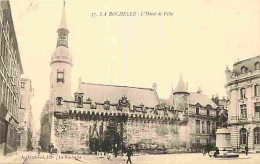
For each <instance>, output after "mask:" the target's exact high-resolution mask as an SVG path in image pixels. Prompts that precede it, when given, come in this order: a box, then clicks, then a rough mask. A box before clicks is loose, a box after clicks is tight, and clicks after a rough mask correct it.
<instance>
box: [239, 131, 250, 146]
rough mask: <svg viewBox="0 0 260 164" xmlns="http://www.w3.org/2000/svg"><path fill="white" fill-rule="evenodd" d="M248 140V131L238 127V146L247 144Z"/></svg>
mask: <svg viewBox="0 0 260 164" xmlns="http://www.w3.org/2000/svg"><path fill="white" fill-rule="evenodd" d="M247 142H248V133H247V130H246V129H245V128H241V129H240V146H245V145H247Z"/></svg>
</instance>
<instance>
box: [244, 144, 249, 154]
mask: <svg viewBox="0 0 260 164" xmlns="http://www.w3.org/2000/svg"><path fill="white" fill-rule="evenodd" d="M245 152H246V155H247V154H248V146H247V145H246V146H245Z"/></svg>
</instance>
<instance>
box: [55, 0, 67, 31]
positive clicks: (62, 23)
mask: <svg viewBox="0 0 260 164" xmlns="http://www.w3.org/2000/svg"><path fill="white" fill-rule="evenodd" d="M65 7H66V1H65V0H64V1H63V9H62V15H61V21H60V26H59V29H65V30H68V28H67V21H66V11H65ZM59 29H58V30H59ZM68 31H69V30H68Z"/></svg>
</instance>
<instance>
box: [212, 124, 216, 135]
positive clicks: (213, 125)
mask: <svg viewBox="0 0 260 164" xmlns="http://www.w3.org/2000/svg"><path fill="white" fill-rule="evenodd" d="M215 129H216V126H215V123H214V122H212V133H215Z"/></svg>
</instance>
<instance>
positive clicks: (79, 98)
mask: <svg viewBox="0 0 260 164" xmlns="http://www.w3.org/2000/svg"><path fill="white" fill-rule="evenodd" d="M75 101H76V103H77V107H78V108H82V107H83V94H79V93H75Z"/></svg>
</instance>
